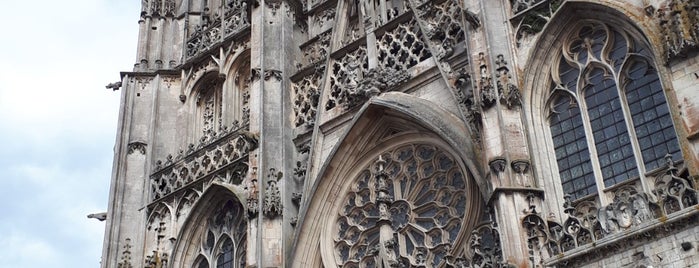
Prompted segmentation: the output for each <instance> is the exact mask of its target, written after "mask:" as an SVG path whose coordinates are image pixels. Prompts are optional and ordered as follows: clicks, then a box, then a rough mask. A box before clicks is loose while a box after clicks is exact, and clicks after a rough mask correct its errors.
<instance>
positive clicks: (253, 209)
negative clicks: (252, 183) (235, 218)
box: [245, 194, 259, 219]
mask: <svg viewBox="0 0 699 268" xmlns="http://www.w3.org/2000/svg"><path fill="white" fill-rule="evenodd" d="M258 204H259V203H258V200H257V196H254V195H252V194H251V195H250V196H249V197H248V199H247V201H246V204H245V207H246V209H247V212H248V219H253V218H255V217H257V213H258V210H259V209H258V208H257V206H258Z"/></svg>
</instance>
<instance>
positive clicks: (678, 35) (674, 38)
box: [656, 0, 699, 62]
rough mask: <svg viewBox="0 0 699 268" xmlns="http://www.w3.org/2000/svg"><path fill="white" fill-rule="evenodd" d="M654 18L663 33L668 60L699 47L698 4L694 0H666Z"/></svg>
mask: <svg viewBox="0 0 699 268" xmlns="http://www.w3.org/2000/svg"><path fill="white" fill-rule="evenodd" d="M656 18H657V20H658V24H659V26H660V30H661V32H662V34H663V39H664V40H663V43H664V44H665V58H666V60H667V61H668V62H669V61H670V60H673V59H676V58H681V57H684V56H685V55H686V54H687V53H688V52H689V51H692V50H696V49H697V48H699V4H697V3H696V1H692V0H669V1H666V2H665V4H664V5H663V6H662V7H661V8H659V9H658V11H657V17H656Z"/></svg>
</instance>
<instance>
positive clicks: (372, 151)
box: [291, 92, 492, 267]
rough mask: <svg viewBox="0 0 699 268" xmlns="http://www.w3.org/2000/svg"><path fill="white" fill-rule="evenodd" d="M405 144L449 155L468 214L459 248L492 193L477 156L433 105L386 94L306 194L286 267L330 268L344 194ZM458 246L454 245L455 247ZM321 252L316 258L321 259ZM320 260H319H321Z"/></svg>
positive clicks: (358, 121) (458, 127)
mask: <svg viewBox="0 0 699 268" xmlns="http://www.w3.org/2000/svg"><path fill="white" fill-rule="evenodd" d="M411 142H415V143H425V144H431V145H435V146H437V147H439V148H440V149H443V150H444V151H445V152H447V153H448V154H450V155H451V156H452V157H453V158H454V159H455V160H456V162H458V165H459V167H460V168H461V170H462V171H463V172H465V173H468V174H464V175H465V176H467V177H468V179H466V186H465V188H464V189H465V191H466V192H467V196H468V197H469V199H468V204H469V209H468V211H467V212H466V214H467V215H466V217H464V219H469V220H471V221H468V220H467V221H465V223H464V225H463V227H462V228H463V229H461V230H462V232H463V233H462V234H461V235H460V236H459V237H460V240H458V241H457V243H459V244H461V245H463V244H464V243H465V241H466V239H467V236H468V234H465V233H466V232H467V231H468V230H472V228H474V227H475V225H476V223H477V222H476V221H477V220H478V219H480V213H481V209H482V207H483V206H484V205H483V204H484V203H485V202H484V196H486V194H487V193H488V192H490V191H492V190H490V189H491V187H490V186H489V185H487V183H486V182H484V180H483V179H482V178H483V177H482V174H483V173H482V171H481V170H480V169H479V168H478V165H477V163H480V162H481V161H480V159H479V158H478V155H479V152H478V151H477V149H476V147H475V146H474V144H473V142H472V139H471V137H470V135H469V132H468V130H467V128H466V126H465V125H464V124H463V122H462V121H461V120H460V119H458V117H457V116H455V115H453V114H451V113H449V112H447V111H445V110H443V109H441V108H439V107H437V105H435V104H434V103H431V102H429V101H427V100H424V99H420V98H417V97H413V96H410V95H408V94H405V93H400V92H390V93H385V94H382V95H381V96H379V97H376V98H372V99H371V100H369V101H368V102H367V103H366V104H365V105H364V106H363V107H362V108H361V109H360V111H359V112H358V113H357V114H356V115H355V117H354V119H353V121H352V122H351V123H350V128H349V130H347V132H346V133H345V135H344V136H343V137H342V138H341V139H340V142H338V143H337V144H336V145H335V147H334V149H333V151H332V152H331V153H330V156H329V157H328V158H327V160H326V161H325V163H324V164H323V166H322V167H321V169H320V172H319V175H317V176H316V178H317V179H316V180H315V181H314V184H313V185H312V186H310V187H311V188H310V190H309V191H307V193H308V196H309V197H308V198H306V199H305V200H304V202H303V204H302V207H301V211H300V213H299V214H300V215H299V218H300V219H301V222H300V223H299V230H298V234H299V236H298V237H297V239H296V241H294V243H295V245H294V246H293V248H294V249H295V252H293V253H292V255H291V256H292V258H291V261H292V262H293V264H292V267H323V266H325V267H334V266H335V262H334V261H333V259H334V256H332V253H329V252H328V251H327V250H326V248H327V247H328V243H329V242H328V241H325V240H327V239H328V237H324V234H327V232H328V231H327V230H328V228H331V225H334V224H335V223H334V222H333V220H335V217H328V216H327V215H332V213H334V212H337V208H338V206H339V203H340V202H342V201H343V200H342V198H343V197H344V194H345V193H347V192H348V189H349V188H350V187H351V185H352V184H353V183H354V178H355V177H356V175H357V174H358V173H359V172H361V170H362V169H363V168H365V167H367V166H368V165H370V162H371V161H372V160H374V159H375V158H376V157H377V156H378V155H379V154H382V153H384V152H385V150H386V149H390V148H396V146H400V145H401V144H408V143H411ZM458 246H460V245H458ZM321 252H322V253H321ZM321 255H322V256H321Z"/></svg>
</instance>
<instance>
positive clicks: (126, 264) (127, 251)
mask: <svg viewBox="0 0 699 268" xmlns="http://www.w3.org/2000/svg"><path fill="white" fill-rule="evenodd" d="M132 247H133V246H131V239H130V238H126V239H125V240H124V246H123V248H124V250H123V251H122V252H121V258H120V260H119V263H118V264H117V268H133V265H131V248H132Z"/></svg>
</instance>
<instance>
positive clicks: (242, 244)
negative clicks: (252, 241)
mask: <svg viewBox="0 0 699 268" xmlns="http://www.w3.org/2000/svg"><path fill="white" fill-rule="evenodd" d="M211 205H214V206H215V207H214V208H215V210H213V211H212V212H211V214H210V215H209V216H208V217H207V218H205V219H203V220H202V221H201V223H199V226H201V227H200V228H201V229H203V230H201V231H199V232H198V233H199V234H200V237H199V238H198V239H196V240H198V241H199V243H198V245H197V244H196V243H193V245H192V246H194V247H196V248H197V252H196V255H194V256H192V258H194V259H201V258H206V257H207V256H214V257H219V256H226V258H227V260H228V261H229V262H228V264H229V265H231V266H232V267H247V266H246V265H245V264H246V248H247V247H246V246H247V231H248V222H247V221H246V220H245V215H244V214H245V209H244V208H243V206H242V204H240V203H239V202H237V201H235V200H228V201H226V202H223V203H218V204H211ZM221 259H223V258H220V259H219V260H221ZM233 264H237V265H235V266H234V265H233ZM238 265H239V266H238ZM207 267H208V266H207ZM229 267H230V266H229Z"/></svg>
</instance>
